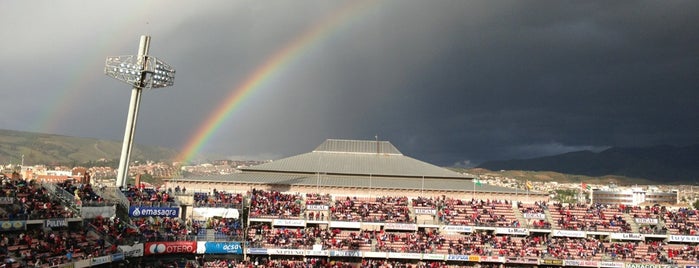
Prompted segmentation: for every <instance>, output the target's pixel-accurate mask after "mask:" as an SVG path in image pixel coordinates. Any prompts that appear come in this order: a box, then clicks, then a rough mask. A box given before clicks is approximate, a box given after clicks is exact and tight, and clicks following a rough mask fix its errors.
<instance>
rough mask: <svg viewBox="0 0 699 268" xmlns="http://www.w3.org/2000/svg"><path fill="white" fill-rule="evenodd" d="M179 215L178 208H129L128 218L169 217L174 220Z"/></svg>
mask: <svg viewBox="0 0 699 268" xmlns="http://www.w3.org/2000/svg"><path fill="white" fill-rule="evenodd" d="M179 214H180V208H178V207H129V216H130V217H150V216H154V217H170V218H175V217H177V216H178V215H179Z"/></svg>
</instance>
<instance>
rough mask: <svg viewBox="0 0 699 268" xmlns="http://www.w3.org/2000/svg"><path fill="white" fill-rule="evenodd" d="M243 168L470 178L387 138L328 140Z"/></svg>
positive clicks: (271, 170)
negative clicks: (413, 154) (416, 156)
mask: <svg viewBox="0 0 699 268" xmlns="http://www.w3.org/2000/svg"><path fill="white" fill-rule="evenodd" d="M243 171H256V172H282V173H306V174H309V173H310V174H312V173H323V174H335V175H341V174H345V175H366V176H369V175H374V176H388V177H429V178H473V176H470V175H464V174H461V173H458V172H454V171H451V170H448V169H446V168H442V167H438V166H435V165H432V164H429V163H426V162H423V161H420V160H417V159H414V158H410V157H407V156H405V155H403V154H402V153H401V152H400V151H398V149H397V148H396V147H395V146H393V144H391V143H390V142H388V141H362V140H334V139H329V140H326V141H325V142H323V143H322V144H321V145H319V146H318V147H317V148H316V149H315V150H313V151H312V152H310V153H305V154H301V155H296V156H292V157H288V158H284V159H281V160H277V161H273V162H270V163H266V164H261V165H257V166H252V167H246V168H244V169H243Z"/></svg>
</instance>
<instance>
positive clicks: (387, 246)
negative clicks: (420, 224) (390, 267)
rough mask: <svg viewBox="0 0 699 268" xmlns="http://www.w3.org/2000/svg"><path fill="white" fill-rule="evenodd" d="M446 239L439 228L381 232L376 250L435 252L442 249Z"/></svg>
mask: <svg viewBox="0 0 699 268" xmlns="http://www.w3.org/2000/svg"><path fill="white" fill-rule="evenodd" d="M445 241H446V239H445V238H444V237H442V236H441V235H440V234H439V231H437V230H430V231H423V230H418V231H417V232H384V231H383V230H381V232H380V233H379V234H378V237H377V246H376V251H383V252H407V253H435V252H437V250H441V249H442V248H443V246H444V242H445Z"/></svg>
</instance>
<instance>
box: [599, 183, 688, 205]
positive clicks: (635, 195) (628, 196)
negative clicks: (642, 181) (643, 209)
mask: <svg viewBox="0 0 699 268" xmlns="http://www.w3.org/2000/svg"><path fill="white" fill-rule="evenodd" d="M678 192H679V191H678V190H670V191H660V190H659V189H657V188H654V187H648V188H647V189H642V188H638V187H633V188H623V189H622V188H617V187H604V188H602V189H593V190H592V194H591V195H592V197H591V199H592V202H593V203H600V204H623V205H631V206H638V205H654V204H668V205H676V204H677V203H678V202H679V193H678Z"/></svg>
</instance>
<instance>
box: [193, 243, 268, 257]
mask: <svg viewBox="0 0 699 268" xmlns="http://www.w3.org/2000/svg"><path fill="white" fill-rule="evenodd" d="M204 248H205V251H204V254H238V255H240V254H243V247H242V246H241V245H240V242H206V243H205V244H204ZM265 253H266V252H265Z"/></svg>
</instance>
